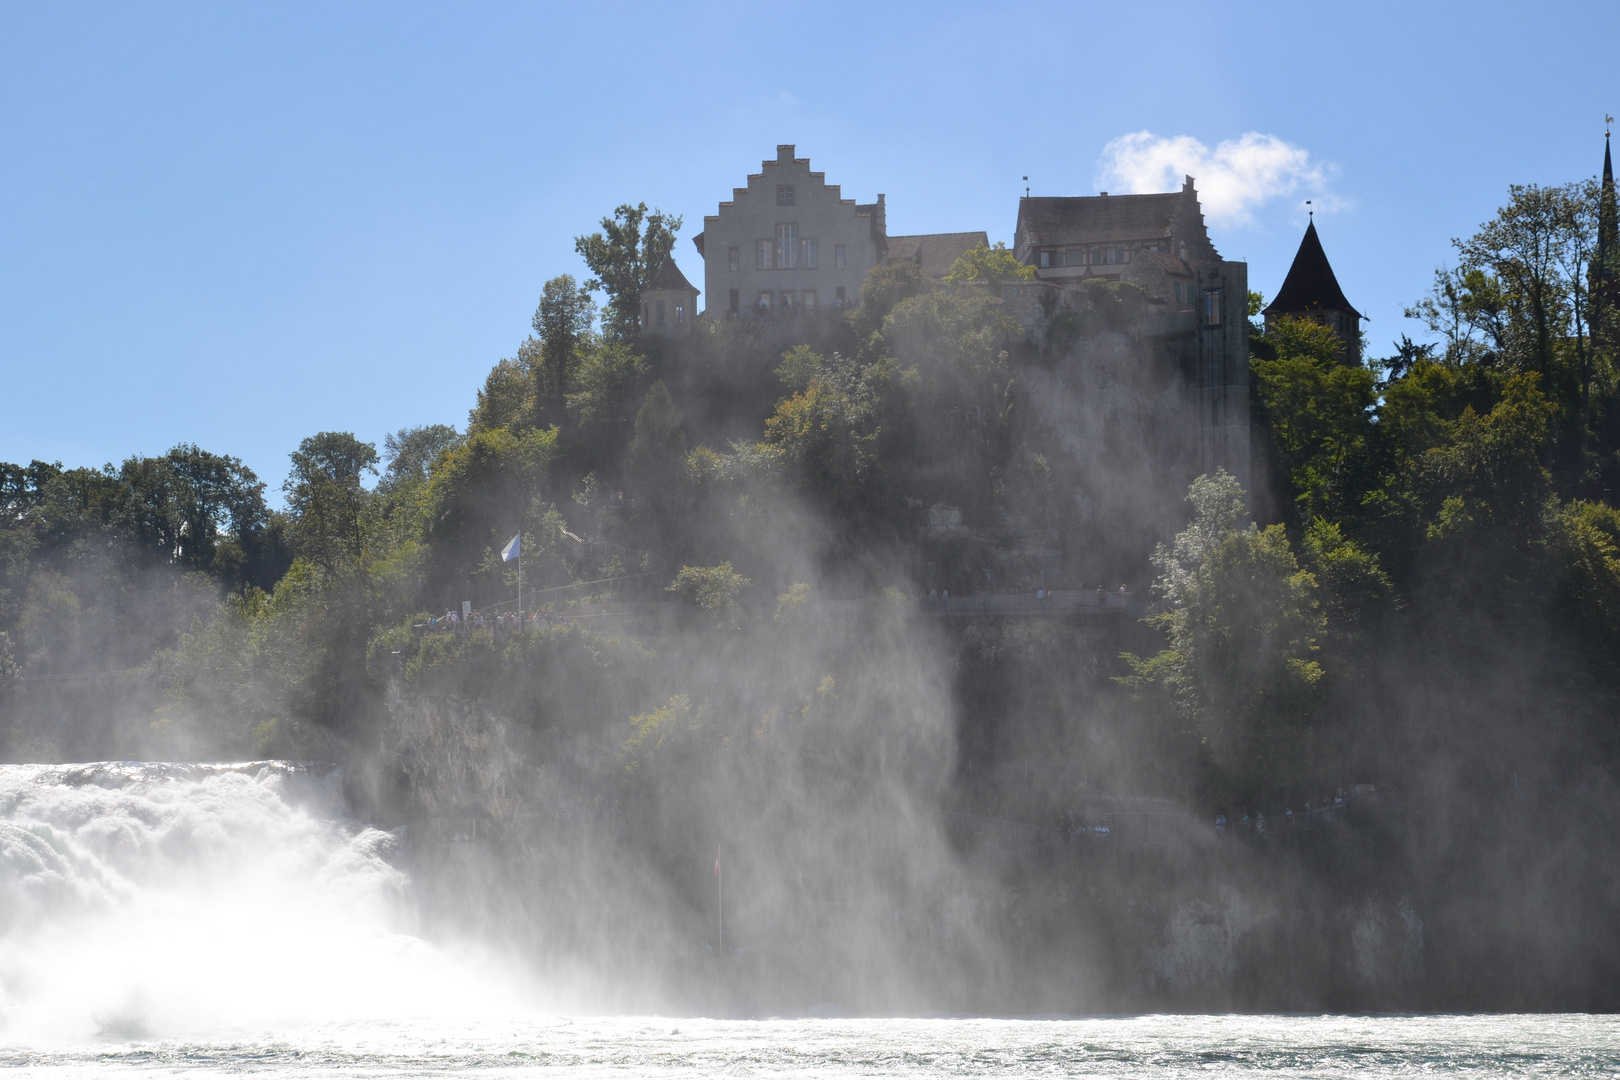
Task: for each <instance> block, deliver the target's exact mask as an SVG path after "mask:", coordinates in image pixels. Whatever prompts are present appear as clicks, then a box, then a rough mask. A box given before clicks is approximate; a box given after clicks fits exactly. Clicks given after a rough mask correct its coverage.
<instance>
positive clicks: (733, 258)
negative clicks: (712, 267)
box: [726, 248, 742, 274]
mask: <svg viewBox="0 0 1620 1080" xmlns="http://www.w3.org/2000/svg"><path fill="white" fill-rule="evenodd" d="M726 263H727V266H728V268H729V269H730V270H731V272H732V273H733V274H735V273H736V272H737V271H738V270H741V269H742V253H741V252H740V251H738V250H737V249H736V248H726Z"/></svg>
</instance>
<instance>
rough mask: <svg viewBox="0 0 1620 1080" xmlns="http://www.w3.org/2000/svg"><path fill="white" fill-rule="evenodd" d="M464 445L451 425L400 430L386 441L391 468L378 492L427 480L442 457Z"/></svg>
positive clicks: (431, 425) (386, 451)
mask: <svg viewBox="0 0 1620 1080" xmlns="http://www.w3.org/2000/svg"><path fill="white" fill-rule="evenodd" d="M460 441H461V435H460V433H459V432H457V431H456V429H455V428H453V427H451V426H450V425H449V424H424V425H422V426H421V427H408V428H400V429H399V430H398V431H396V432H394V433H393V434H392V435H389V436H388V437H387V438H386V439H384V440H383V460H384V461H385V462H387V465H388V468H387V471H386V472H385V473H384V475H383V478H382V481H381V483H379V484H378V485H377V490H379V491H393V490H396V489H398V488H400V487H404V486H406V485H408V484H413V483H419V482H421V481H424V480H426V479H427V477H428V472H429V470H430V469H431V468H432V466H433V463H434V461H436V460H437V459H438V457H439V455H440V454H442V453H444V452H445V451H446V450H449V449H450V448H451V447H453V446H455V445H456V444H457V443H459V442H460Z"/></svg>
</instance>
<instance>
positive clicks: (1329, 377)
mask: <svg viewBox="0 0 1620 1080" xmlns="http://www.w3.org/2000/svg"><path fill="white" fill-rule="evenodd" d="M1264 342H1265V344H1266V345H1267V346H1268V349H1267V350H1266V351H1269V352H1270V353H1271V354H1272V356H1271V358H1270V359H1265V358H1263V357H1262V356H1261V355H1260V354H1259V353H1260V351H1259V350H1256V355H1255V356H1254V358H1253V359H1252V360H1251V361H1250V368H1251V370H1252V371H1253V373H1254V378H1255V384H1256V391H1257V394H1258V397H1259V399H1260V404H1261V407H1262V408H1263V409H1264V410H1265V419H1266V422H1267V425H1268V426H1269V428H1270V430H1271V435H1272V438H1273V439H1274V440H1275V444H1276V447H1277V453H1278V456H1279V457H1280V458H1281V460H1282V465H1283V468H1284V469H1286V470H1287V472H1288V476H1289V479H1290V480H1291V482H1292V489H1293V491H1294V498H1295V500H1296V503H1297V505H1298V507H1299V510H1300V518H1301V520H1303V521H1310V520H1311V519H1312V518H1313V517H1317V516H1322V515H1325V516H1327V517H1329V518H1332V519H1335V520H1337V519H1338V518H1339V517H1341V516H1343V515H1344V513H1345V512H1346V511H1347V510H1349V509H1350V508H1351V507H1353V506H1355V505H1356V503H1357V501H1358V500H1359V498H1360V495H1361V491H1360V488H1361V486H1362V485H1364V484H1365V483H1368V482H1370V480H1371V477H1370V475H1369V472H1368V464H1369V462H1368V448H1369V441H1370V439H1371V436H1372V434H1373V413H1372V411H1371V410H1372V408H1373V405H1374V403H1375V402H1376V401H1377V395H1376V393H1375V385H1374V383H1375V380H1374V378H1373V373H1372V371H1371V370H1369V369H1368V368H1366V367H1363V366H1362V365H1360V364H1356V363H1346V362H1345V361H1344V360H1343V359H1342V353H1343V350H1342V349H1341V347H1340V342H1339V339H1338V336H1337V335H1336V334H1335V333H1334V332H1333V329H1332V327H1329V326H1326V325H1324V324H1322V323H1318V322H1314V321H1312V320H1309V319H1279V320H1277V321H1276V322H1275V323H1273V324H1272V326H1271V327H1270V328H1269V329H1268V330H1267V331H1266V333H1265V337H1264Z"/></svg>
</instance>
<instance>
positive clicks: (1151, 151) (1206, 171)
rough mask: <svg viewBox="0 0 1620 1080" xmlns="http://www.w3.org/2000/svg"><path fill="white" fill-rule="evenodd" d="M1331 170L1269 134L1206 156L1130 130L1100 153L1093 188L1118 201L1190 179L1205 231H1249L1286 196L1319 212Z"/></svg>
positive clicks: (1185, 141) (1195, 146)
mask: <svg viewBox="0 0 1620 1080" xmlns="http://www.w3.org/2000/svg"><path fill="white" fill-rule="evenodd" d="M1331 172H1332V166H1330V165H1328V164H1326V163H1324V162H1320V161H1313V160H1312V159H1311V155H1310V152H1309V151H1307V150H1305V149H1304V148H1303V147H1299V146H1293V145H1290V144H1289V143H1286V142H1284V141H1283V140H1282V139H1279V138H1277V136H1275V135H1262V134H1260V133H1259V132H1258V131H1251V132H1249V133H1248V134H1246V135H1243V136H1240V137H1239V138H1236V139H1227V140H1225V141H1224V142H1222V143H1220V144H1219V145H1218V146H1216V147H1215V149H1214V150H1211V149H1210V148H1209V147H1207V146H1205V145H1204V144H1203V143H1201V142H1199V141H1198V140H1197V139H1195V138H1193V137H1192V136H1191V135H1177V136H1174V137H1173V138H1166V137H1164V136H1160V135H1155V134H1153V133H1152V132H1151V131H1138V132H1136V133H1134V134H1131V135H1121V136H1120V137H1119V138H1117V139H1115V140H1113V141H1112V142H1110V143H1109V144H1108V145H1107V146H1105V147H1103V153H1102V159H1101V160H1100V161H1099V162H1098V163H1097V186H1098V188H1100V189H1101V190H1104V191H1111V192H1115V193H1117V194H1121V195H1134V194H1140V193H1143V192H1152V191H1173V190H1175V189H1176V188H1179V187H1180V186H1181V179H1182V177H1183V176H1191V177H1193V178H1194V179H1195V180H1197V181H1198V195H1199V199H1200V201H1201V202H1202V203H1203V207H1204V216H1205V217H1206V218H1208V219H1209V222H1210V223H1211V224H1213V225H1224V226H1227V227H1232V226H1240V225H1251V224H1253V223H1254V211H1255V210H1256V209H1257V208H1259V207H1260V206H1261V205H1262V204H1264V203H1266V202H1269V201H1271V200H1272V199H1276V198H1280V197H1282V196H1286V195H1297V196H1299V197H1301V198H1306V197H1310V198H1313V199H1315V200H1316V208H1317V209H1319V210H1332V209H1336V208H1337V207H1338V205H1339V204H1338V201H1337V200H1335V199H1333V197H1332V196H1331V195H1328V194H1327V193H1326V191H1325V190H1324V187H1325V185H1326V183H1327V179H1328V176H1329V174H1331Z"/></svg>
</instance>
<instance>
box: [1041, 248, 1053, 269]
mask: <svg viewBox="0 0 1620 1080" xmlns="http://www.w3.org/2000/svg"><path fill="white" fill-rule="evenodd" d="M1051 265H1052V253H1051V252H1050V251H1043V252H1041V267H1042V269H1045V268H1046V267H1048V266H1051Z"/></svg>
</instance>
